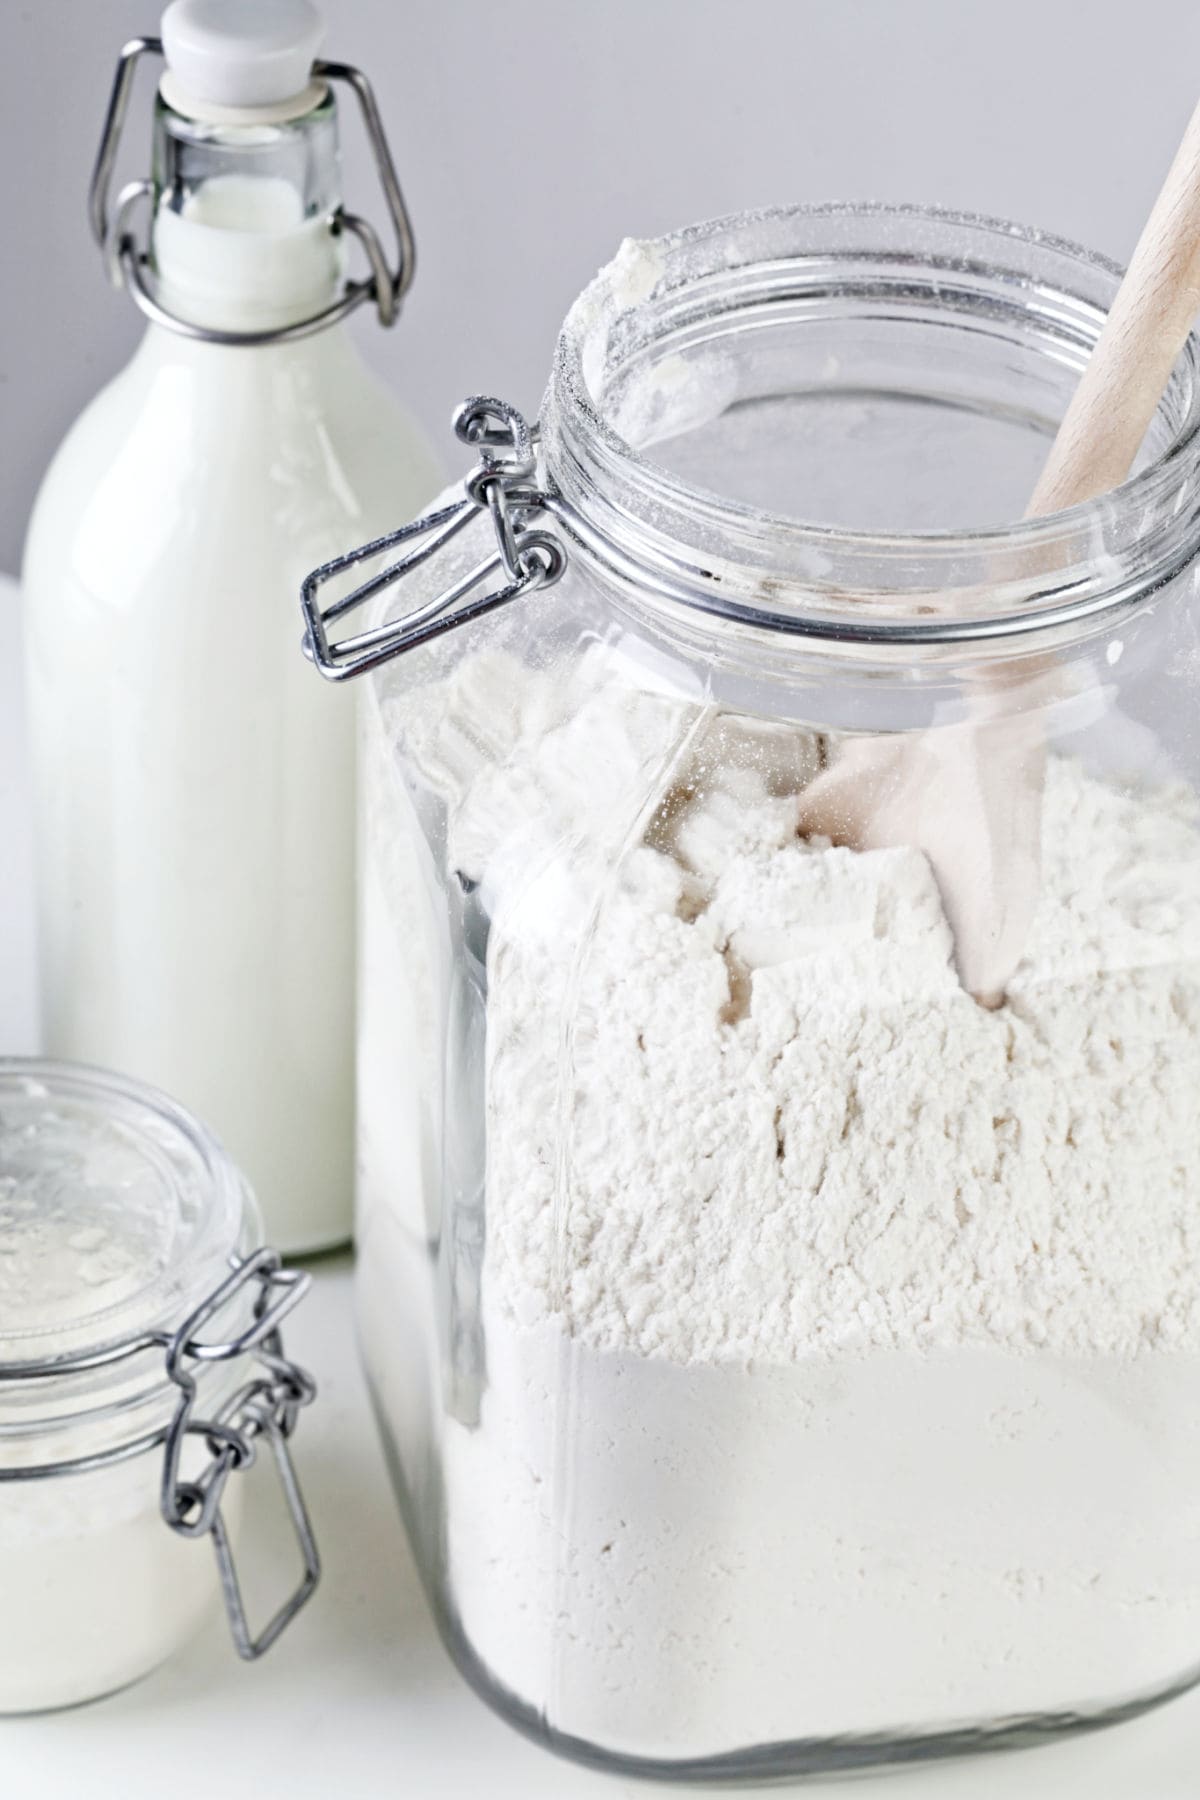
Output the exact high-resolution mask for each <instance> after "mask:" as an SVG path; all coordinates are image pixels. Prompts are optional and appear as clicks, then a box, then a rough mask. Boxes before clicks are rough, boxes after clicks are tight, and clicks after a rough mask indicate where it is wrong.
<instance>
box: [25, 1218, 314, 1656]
mask: <svg viewBox="0 0 1200 1800" xmlns="http://www.w3.org/2000/svg"><path fill="white" fill-rule="evenodd" d="M310 1282H311V1277H310V1276H308V1275H306V1274H303V1273H301V1272H300V1271H299V1270H295V1269H286V1268H284V1267H283V1265H282V1261H281V1259H280V1256H279V1252H278V1251H277V1250H272V1249H270V1248H263V1249H260V1250H256V1251H254V1252H253V1253H252V1254H251V1255H250V1256H247V1257H245V1258H244V1259H243V1260H242V1261H240V1262H238V1263H237V1264H236V1265H235V1266H234V1267H233V1268H232V1270H231V1271H230V1273H229V1275H228V1276H227V1277H226V1278H225V1280H224V1281H222V1282H221V1283H220V1284H219V1286H217V1287H216V1288H214V1290H213V1291H212V1293H211V1294H210V1295H209V1296H208V1298H207V1299H206V1300H204V1301H203V1302H202V1304H201V1305H200V1306H198V1307H197V1308H196V1309H195V1311H194V1312H193V1313H191V1314H190V1315H189V1317H188V1318H186V1319H185V1320H184V1322H183V1324H182V1325H181V1326H180V1327H179V1329H178V1330H177V1331H175V1332H164V1331H151V1332H145V1333H142V1334H141V1335H140V1336H137V1337H133V1338H128V1339H125V1340H123V1341H122V1342H120V1343H116V1344H110V1345H107V1346H105V1347H104V1348H103V1349H101V1350H96V1351H90V1352H84V1353H83V1354H81V1355H77V1356H67V1357H57V1358H48V1359H47V1360H46V1361H44V1362H40V1363H7V1364H4V1363H0V1382H5V1381H12V1380H30V1381H38V1380H47V1379H53V1378H54V1377H58V1376H64V1375H74V1374H80V1373H83V1372H85V1371H90V1370H93V1369H100V1368H105V1367H109V1366H112V1365H115V1364H118V1363H122V1362H125V1361H128V1360H129V1359H131V1358H134V1357H137V1356H140V1355H143V1354H144V1353H145V1352H147V1351H153V1350H161V1351H163V1352H164V1354H165V1364H166V1373H167V1377H168V1379H169V1380H170V1381H171V1383H172V1384H173V1385H174V1387H175V1388H176V1389H177V1390H178V1394H179V1398H178V1402H177V1404H176V1406H175V1411H174V1413H173V1415H172V1418H171V1422H170V1424H169V1425H168V1426H167V1427H166V1428H165V1430H164V1429H160V1430H158V1431H156V1432H151V1433H149V1434H147V1435H145V1436H143V1437H140V1438H137V1439H134V1440H133V1441H132V1442H128V1443H123V1444H120V1445H119V1446H117V1447H116V1448H115V1449H112V1450H106V1451H100V1452H98V1453H96V1454H94V1455H91V1456H82V1457H77V1458H74V1459H71V1460H64V1461H61V1462H55V1463H43V1464H41V1465H34V1466H28V1465H22V1466H18V1467H16V1468H10V1469H0V1483H2V1482H5V1481H33V1480H40V1479H44V1478H46V1477H51V1476H58V1475H74V1474H81V1473H83V1472H85V1471H90V1470H92V1469H98V1468H104V1467H106V1466H107V1465H108V1464H110V1463H116V1462H125V1461H128V1460H129V1459H130V1458H132V1457H134V1456H137V1455H139V1454H141V1453H142V1452H143V1451H148V1450H153V1449H155V1448H156V1447H157V1446H160V1445H161V1446H162V1448H163V1468H162V1477H161V1483H160V1492H159V1510H160V1512H161V1513H162V1517H163V1520H164V1521H165V1523H166V1524H167V1525H168V1526H169V1527H170V1529H171V1530H172V1531H174V1532H176V1533H178V1535H179V1536H180V1537H188V1538H200V1537H205V1536H209V1535H211V1537H212V1540H213V1548H214V1550H215V1552H216V1558H217V1571H218V1574H219V1577H220V1582H221V1591H222V1594H223V1596H224V1601H225V1611H226V1614H227V1616H228V1619H229V1627H230V1631H231V1633H232V1635H233V1641H234V1644H235V1645H236V1647H237V1652H238V1655H239V1656H241V1657H242V1658H243V1659H244V1660H245V1661H247V1662H253V1661H254V1660H255V1659H256V1658H257V1657H259V1656H262V1655H263V1654H264V1652H265V1651H267V1650H269V1649H270V1648H271V1645H272V1644H273V1643H274V1642H275V1640H276V1639H277V1638H278V1637H279V1635H280V1633H281V1632H282V1631H283V1630H284V1629H285V1627H286V1626H287V1625H289V1624H290V1623H291V1621H292V1620H293V1619H294V1618H295V1616H296V1614H297V1613H298V1612H299V1611H300V1609H301V1607H302V1606H303V1605H304V1604H305V1603H306V1601H307V1600H309V1599H310V1597H311V1596H312V1594H313V1591H314V1590H315V1588H316V1586H317V1583H318V1581H319V1580H320V1577H321V1558H320V1553H319V1551H318V1549H317V1544H316V1539H315V1537H314V1535H313V1528H312V1522H311V1520H310V1519H309V1516H308V1509H307V1507H306V1506H305V1504H304V1496H303V1494H302V1492H301V1489H300V1483H299V1479H298V1477H297V1475H296V1469H295V1465H294V1463H293V1462H292V1457H291V1452H290V1450H289V1447H288V1441H289V1439H290V1438H291V1435H292V1433H293V1431H294V1430H295V1427H296V1421H297V1418H298V1416H299V1413H300V1410H301V1408H302V1407H305V1406H308V1405H309V1404H310V1402H311V1401H312V1400H314V1399H315V1398H316V1392H317V1389H316V1383H315V1382H314V1381H313V1379H312V1377H311V1376H310V1375H309V1374H308V1373H307V1372H306V1371H305V1370H304V1369H302V1368H301V1367H300V1366H299V1364H297V1363H294V1362H292V1361H291V1360H290V1359H289V1358H288V1357H287V1356H285V1355H284V1350H283V1341H282V1338H281V1336H280V1326H281V1325H282V1323H283V1320H284V1319H285V1317H286V1316H287V1314H288V1313H290V1312H291V1311H292V1309H293V1307H295V1306H296V1305H297V1304H298V1303H299V1301H300V1300H302V1299H303V1298H304V1295H305V1294H306V1293H307V1291H308V1288H309V1286H310ZM247 1288H255V1289H256V1292H255V1293H254V1303H253V1317H252V1319H251V1321H250V1323H249V1324H248V1325H247V1326H245V1327H244V1328H243V1329H242V1330H241V1331H239V1332H237V1333H236V1334H235V1335H234V1336H233V1337H230V1338H226V1339H218V1340H216V1341H211V1342H210V1341H206V1340H205V1339H203V1338H202V1337H201V1335H200V1334H201V1332H202V1331H203V1330H204V1327H205V1326H206V1325H208V1324H210V1323H211V1321H212V1320H213V1319H214V1318H215V1317H217V1316H218V1314H220V1313H221V1312H223V1311H224V1310H225V1308H226V1307H227V1306H229V1305H230V1303H231V1302H232V1301H234V1300H235V1299H236V1298H237V1296H238V1295H239V1294H240V1293H242V1292H243V1290H245V1289H247ZM242 1358H250V1359H252V1361H253V1364H254V1365H255V1367H254V1370H253V1373H251V1374H250V1375H249V1376H248V1378H247V1379H246V1380H245V1381H244V1382H243V1383H242V1384H241V1386H240V1387H239V1388H238V1389H237V1390H236V1392H234V1393H233V1394H231V1395H230V1396H229V1398H228V1399H227V1400H225V1402H224V1403H223V1404H222V1406H221V1407H220V1409H219V1410H218V1411H217V1412H215V1413H214V1414H213V1415H212V1416H211V1417H209V1418H197V1417H196V1411H195V1409H196V1401H197V1398H198V1391H199V1390H198V1386H197V1375H198V1372H199V1370H200V1369H201V1368H202V1367H204V1366H205V1365H206V1364H208V1363H216V1362H235V1361H238V1360H239V1359H242ZM189 1439H191V1440H193V1441H199V1442H200V1443H202V1444H203V1445H204V1446H205V1448H206V1449H207V1451H208V1461H207V1462H206V1463H205V1464H204V1466H203V1467H202V1468H200V1469H198V1470H197V1471H195V1472H194V1473H190V1474H188V1475H187V1476H185V1475H184V1474H183V1471H182V1463H183V1456H184V1449H185V1446H186V1444H187V1442H188V1440H189ZM263 1439H265V1441H266V1443H267V1445H268V1446H269V1448H270V1451H271V1455H272V1458H273V1461H274V1464H275V1468H276V1471H277V1473H278V1475H279V1480H280V1485H281V1487H282V1489H283V1496H284V1501H285V1504H286V1507H287V1512H288V1517H289V1520H290V1522H291V1526H292V1529H293V1531H294V1532H295V1535H296V1541H297V1543H298V1545H299V1547H300V1554H301V1559H302V1562H303V1572H302V1574H301V1578H300V1581H299V1583H298V1584H297V1586H296V1587H295V1589H294V1590H293V1591H292V1593H291V1594H290V1595H289V1596H288V1597H287V1599H286V1600H285V1601H284V1602H283V1604H282V1605H281V1606H280V1607H279V1608H278V1609H277V1610H276V1612H275V1613H274V1614H273V1615H272V1617H271V1618H270V1620H269V1621H268V1622H267V1624H266V1625H265V1626H264V1627H263V1629H262V1630H261V1631H260V1632H259V1633H258V1635H257V1637H255V1636H254V1635H253V1634H252V1633H251V1630H250V1626H249V1622H248V1620H247V1618H246V1609H245V1604H244V1601H243V1598H242V1591H241V1583H240V1581H239V1580H238V1574H237V1568H236V1565H235V1562H234V1556H233V1549H232V1545H231V1543H230V1538H229V1533H228V1530H227V1527H226V1525H225V1520H224V1517H223V1515H222V1512H221V1501H222V1498H223V1496H224V1492H225V1486H226V1483H227V1482H228V1480H229V1477H230V1476H231V1475H233V1474H235V1473H238V1472H240V1471H241V1470H244V1469H249V1468H250V1467H251V1466H252V1465H253V1464H254V1462H255V1461H256V1460H257V1455H258V1444H259V1441H260V1440H263Z"/></svg>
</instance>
